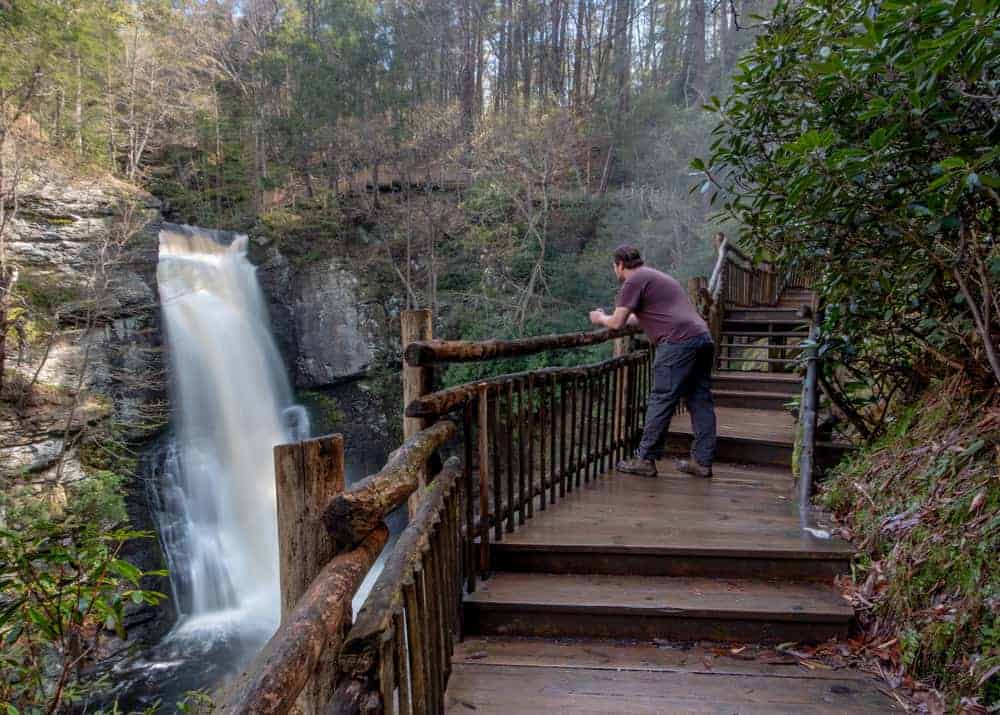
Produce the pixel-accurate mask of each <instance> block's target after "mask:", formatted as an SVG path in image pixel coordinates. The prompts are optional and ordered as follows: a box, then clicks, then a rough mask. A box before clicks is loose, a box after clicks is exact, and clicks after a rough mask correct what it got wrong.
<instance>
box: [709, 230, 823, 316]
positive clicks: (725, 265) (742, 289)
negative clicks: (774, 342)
mask: <svg viewBox="0 0 1000 715" xmlns="http://www.w3.org/2000/svg"><path fill="white" fill-rule="evenodd" d="M808 286H809V274H808V272H807V271H806V270H804V269H803V268H801V267H797V266H793V267H780V266H779V265H778V264H775V263H772V262H770V261H760V262H758V263H755V262H754V261H753V260H752V259H751V258H750V257H749V256H747V255H746V254H745V253H743V251H741V250H740V249H739V248H737V247H736V246H734V245H733V244H731V243H730V242H729V241H728V239H725V238H723V239H722V241H721V243H720V244H719V250H718V258H717V259H716V263H715V267H714V269H713V271H712V277H711V279H710V280H709V284H708V291H709V293H710V295H711V298H712V302H713V303H715V304H718V305H719V306H720V307H726V306H734V307H742V308H746V307H754V306H773V305H776V304H777V302H778V299H779V298H781V294H782V293H783V292H784V291H785V290H786V289H789V288H807V287H808Z"/></svg>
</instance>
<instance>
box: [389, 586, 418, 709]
mask: <svg viewBox="0 0 1000 715" xmlns="http://www.w3.org/2000/svg"><path fill="white" fill-rule="evenodd" d="M403 599H404V603H405V599H406V591H405V587H404V591H403ZM392 628H393V630H394V631H395V632H396V637H395V638H393V639H392V642H393V645H394V646H395V650H396V653H395V655H396V683H397V684H398V687H399V710H398V713H399V715H413V691H412V689H411V686H410V649H409V648H408V647H407V645H408V644H409V635H408V634H407V631H406V610H405V607H404V609H403V610H402V611H399V612H397V613H396V614H395V615H394V616H393V617H392Z"/></svg>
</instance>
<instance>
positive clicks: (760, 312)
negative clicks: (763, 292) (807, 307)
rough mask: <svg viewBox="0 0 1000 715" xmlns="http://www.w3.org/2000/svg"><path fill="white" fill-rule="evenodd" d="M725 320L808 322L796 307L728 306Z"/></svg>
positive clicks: (724, 316)
mask: <svg viewBox="0 0 1000 715" xmlns="http://www.w3.org/2000/svg"><path fill="white" fill-rule="evenodd" d="M723 318H724V319H725V320H732V321H735V322H740V321H745V320H766V321H768V322H772V323H783V322H784V323H787V322H806V319H805V318H803V317H802V316H801V315H799V311H798V309H795V308H726V313H725V315H723Z"/></svg>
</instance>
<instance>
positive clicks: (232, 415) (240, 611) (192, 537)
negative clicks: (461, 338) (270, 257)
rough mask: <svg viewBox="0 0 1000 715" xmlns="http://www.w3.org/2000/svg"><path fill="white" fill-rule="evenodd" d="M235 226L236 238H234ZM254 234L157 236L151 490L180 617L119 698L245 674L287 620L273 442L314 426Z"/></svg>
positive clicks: (126, 668) (132, 664) (171, 694)
mask: <svg viewBox="0 0 1000 715" xmlns="http://www.w3.org/2000/svg"><path fill="white" fill-rule="evenodd" d="M230 235H232V234H230ZM246 249H247V237H246V236H242V235H237V236H236V238H235V239H234V240H232V242H230V243H229V244H228V245H226V243H225V242H224V240H223V236H222V235H220V234H217V233H215V232H211V231H206V230H204V229H198V228H194V227H189V226H173V227H171V228H165V229H164V230H162V231H161V232H160V257H159V263H158V266H157V282H158V284H159V291H160V302H161V305H162V309H163V318H164V325H165V330H166V338H167V346H168V350H167V352H168V354H169V356H170V376H171V405H172V426H173V430H172V433H173V435H172V440H171V442H170V443H169V444H168V445H167V449H166V453H165V455H164V457H163V459H162V463H161V465H160V467H159V469H158V470H157V471H158V474H157V475H156V479H154V480H153V481H154V482H155V484H154V486H153V488H152V492H153V494H152V495H151V496H152V499H153V504H154V510H155V512H156V514H155V516H156V520H157V525H158V527H159V533H160V539H161V542H162V544H163V547H164V552H165V553H166V558H167V566H168V569H169V572H170V583H171V590H172V592H173V593H172V594H171V595H172V601H173V603H174V606H175V608H176V610H177V616H178V618H177V624H176V625H175V626H174V629H173V630H172V631H171V632H170V633H169V634H168V635H167V636H166V637H165V638H164V640H163V641H162V642H161V643H159V644H158V645H157V646H155V647H154V648H153V649H151V650H149V651H147V652H145V653H143V654H141V655H140V656H139V657H137V658H135V659H132V660H130V661H128V662H126V663H123V664H122V665H121V666H120V667H119V668H118V673H117V678H116V679H117V680H118V682H119V685H118V686H117V687H116V688H115V689H114V692H112V693H111V694H110V695H112V696H113V697H117V698H119V699H120V700H119V705H120V706H123V707H145V706H147V705H148V704H150V703H151V702H153V701H154V699H155V700H162V702H163V703H165V704H167V705H169V704H170V703H171V702H173V701H176V699H177V698H178V697H180V696H181V695H182V694H183V693H184V692H186V691H189V690H194V689H198V688H205V687H211V686H213V685H215V684H217V683H218V682H219V681H220V680H222V679H224V678H226V677H228V676H229V675H230V674H232V673H234V672H235V671H236V670H238V668H239V667H241V666H242V664H243V663H245V662H246V660H247V659H248V658H249V657H250V656H252V655H253V654H254V653H255V652H256V650H258V649H259V648H260V646H261V645H262V644H263V643H264V642H265V641H266V640H267V638H269V637H270V635H271V634H272V633H273V632H274V630H275V628H276V627H277V625H278V621H279V618H280V598H279V581H278V537H277V516H276V508H275V491H274V466H273V457H272V449H273V447H274V445H276V444H279V443H282V442H288V441H293V440H300V439H305V438H306V437H308V436H309V423H308V417H307V415H306V412H305V410H304V409H303V408H302V407H300V406H298V405H295V404H293V402H292V391H291V388H290V386H289V383H288V378H287V376H286V374H285V369H284V365H283V363H282V360H281V357H280V355H279V353H278V350H277V347H276V346H275V343H274V339H273V337H272V335H271V331H270V327H269V324H268V313H267V307H266V305H265V303H264V298H263V295H262V293H261V290H260V287H259V285H258V283H257V278H256V273H255V269H254V267H253V265H251V263H250V262H249V261H248V260H247V256H246Z"/></svg>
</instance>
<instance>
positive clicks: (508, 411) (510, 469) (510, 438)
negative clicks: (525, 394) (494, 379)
mask: <svg viewBox="0 0 1000 715" xmlns="http://www.w3.org/2000/svg"><path fill="white" fill-rule="evenodd" d="M504 415H505V416H506V418H507V420H506V423H505V424H504V432H505V433H506V434H505V436H506V438H507V450H506V454H505V455H504V456H505V457H506V459H507V527H506V528H507V533H508V534H509V533H511V532H512V531H514V382H513V381H512V380H508V381H507V404H506V405H505V406H504Z"/></svg>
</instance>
